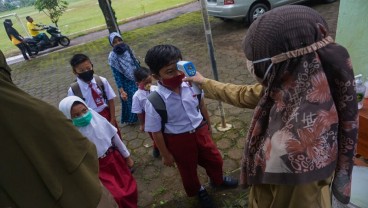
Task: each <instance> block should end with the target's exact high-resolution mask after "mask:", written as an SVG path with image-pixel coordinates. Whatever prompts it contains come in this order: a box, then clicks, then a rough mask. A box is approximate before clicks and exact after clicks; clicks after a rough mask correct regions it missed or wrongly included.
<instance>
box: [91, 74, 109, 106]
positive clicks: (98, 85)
mask: <svg viewBox="0 0 368 208" xmlns="http://www.w3.org/2000/svg"><path fill="white" fill-rule="evenodd" d="M93 77H94V78H95V80H96V84H97V87H98V88H99V89H100V90H101V92H102V97H103V99H104V100H105V101H106V103H107V96H106V92H105V86H104V85H103V83H102V80H101V78H100V76H98V75H95V74H94V75H93Z"/></svg>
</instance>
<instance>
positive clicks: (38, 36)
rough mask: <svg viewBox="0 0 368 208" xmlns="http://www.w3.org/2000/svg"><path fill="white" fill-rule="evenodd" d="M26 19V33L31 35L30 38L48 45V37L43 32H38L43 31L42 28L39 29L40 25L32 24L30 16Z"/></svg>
mask: <svg viewBox="0 0 368 208" xmlns="http://www.w3.org/2000/svg"><path fill="white" fill-rule="evenodd" d="M26 19H27V21H28V22H27V28H28V32H29V33H30V34H31V36H32V37H33V39H34V40H35V41H41V40H43V41H45V42H46V43H50V39H49V37H48V36H47V35H46V34H45V33H43V32H41V33H40V32H39V31H41V30H43V29H42V28H40V25H38V24H36V23H34V22H33V18H32V17H30V16H27V17H26Z"/></svg>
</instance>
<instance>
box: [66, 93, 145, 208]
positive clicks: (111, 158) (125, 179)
mask: <svg viewBox="0 0 368 208" xmlns="http://www.w3.org/2000/svg"><path fill="white" fill-rule="evenodd" d="M76 101H79V102H81V103H83V104H84V105H86V103H85V102H83V100H81V99H80V98H79V97H76V96H69V97H67V98H64V99H63V100H62V101H61V102H60V104H59V109H60V110H61V111H62V112H63V113H64V115H65V116H66V117H67V118H69V119H70V118H71V115H70V111H71V108H72V105H73V103H74V102H76ZM89 110H90V111H91V113H92V120H91V121H90V123H89V124H88V125H87V126H83V127H77V128H78V130H79V131H80V132H81V133H82V134H83V136H85V137H87V138H88V140H89V141H91V142H92V143H93V144H95V146H96V150H97V157H98V160H99V178H100V180H101V182H102V184H103V185H104V186H105V187H106V188H107V189H108V190H109V191H110V192H111V194H112V195H113V196H114V199H115V201H116V203H117V204H118V205H119V207H120V208H136V207H137V200H138V194H137V184H136V181H135V179H134V178H133V176H132V174H131V173H130V170H129V168H128V165H127V164H126V161H125V158H127V157H129V156H130V153H129V151H128V149H127V148H126V146H125V145H124V143H123V142H122V141H121V140H120V137H119V136H118V134H117V129H116V128H115V127H114V126H112V125H111V124H110V122H108V121H106V119H105V118H104V117H102V116H101V115H100V114H98V113H97V112H95V111H93V110H92V109H90V108H89Z"/></svg>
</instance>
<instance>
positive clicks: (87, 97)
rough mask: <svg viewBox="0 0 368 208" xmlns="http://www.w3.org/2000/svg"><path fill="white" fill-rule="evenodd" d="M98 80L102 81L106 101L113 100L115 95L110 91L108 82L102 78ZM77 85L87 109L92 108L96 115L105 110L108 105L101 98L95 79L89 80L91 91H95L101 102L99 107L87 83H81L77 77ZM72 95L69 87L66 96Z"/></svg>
mask: <svg viewBox="0 0 368 208" xmlns="http://www.w3.org/2000/svg"><path fill="white" fill-rule="evenodd" d="M100 78H101V81H102V83H103V85H104V88H105V93H106V97H107V100H111V99H114V98H115V97H116V94H115V92H114V90H113V89H112V87H111V86H110V84H109V82H108V81H107V79H106V78H104V77H101V76H100ZM77 83H78V85H79V87H80V89H81V92H82V95H83V98H84V101H85V102H86V104H87V106H88V107H89V108H92V109H93V110H94V111H96V112H97V113H100V112H102V111H104V110H106V108H108V105H107V103H106V101H105V100H104V99H103V97H102V94H103V93H102V91H101V89H99V87H98V86H97V83H96V80H95V78H93V79H92V80H91V83H92V88H93V90H95V91H96V92H97V93H98V95H99V96H100V98H101V99H102V101H103V104H102V105H100V106H97V104H96V102H95V100H94V99H93V96H92V92H91V89H90V88H89V85H88V83H86V82H84V81H82V80H81V79H79V78H78V77H77ZM72 95H74V93H73V90H72V88H71V87H69V89H68V96H72Z"/></svg>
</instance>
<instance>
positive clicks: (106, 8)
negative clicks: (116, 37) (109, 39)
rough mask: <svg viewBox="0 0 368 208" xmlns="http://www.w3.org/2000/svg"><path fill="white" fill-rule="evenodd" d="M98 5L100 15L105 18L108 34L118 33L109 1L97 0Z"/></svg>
mask: <svg viewBox="0 0 368 208" xmlns="http://www.w3.org/2000/svg"><path fill="white" fill-rule="evenodd" d="M98 4H99V5H100V9H101V11H102V14H103V15H104V17H105V22H106V26H107V29H108V30H109V33H112V32H118V33H120V30H119V28H118V27H117V22H116V17H115V11H114V9H113V8H112V7H111V0H98Z"/></svg>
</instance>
